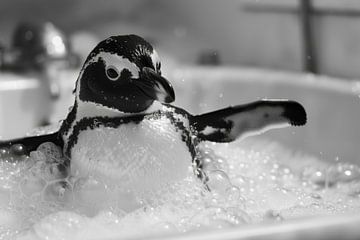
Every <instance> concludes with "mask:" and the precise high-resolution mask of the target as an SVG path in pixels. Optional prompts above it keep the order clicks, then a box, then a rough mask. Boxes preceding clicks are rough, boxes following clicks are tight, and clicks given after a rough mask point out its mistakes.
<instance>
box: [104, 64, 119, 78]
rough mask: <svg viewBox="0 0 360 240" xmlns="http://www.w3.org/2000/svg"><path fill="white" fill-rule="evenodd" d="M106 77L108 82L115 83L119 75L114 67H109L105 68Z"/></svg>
mask: <svg viewBox="0 0 360 240" xmlns="http://www.w3.org/2000/svg"><path fill="white" fill-rule="evenodd" d="M106 76H107V77H108V78H109V79H110V80H112V81H116V80H117V79H118V78H119V76H120V73H119V70H117V69H116V67H114V66H109V67H107V68H106Z"/></svg>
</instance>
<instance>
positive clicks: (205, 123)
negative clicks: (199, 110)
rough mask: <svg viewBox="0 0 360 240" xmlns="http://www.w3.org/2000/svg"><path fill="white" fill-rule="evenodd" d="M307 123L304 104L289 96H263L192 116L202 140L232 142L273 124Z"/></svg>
mask: <svg viewBox="0 0 360 240" xmlns="http://www.w3.org/2000/svg"><path fill="white" fill-rule="evenodd" d="M305 123H306V111H305V109H304V107H303V106H302V105H301V104H300V103H298V102H295V101H289V100H261V101H257V102H253V103H249V104H245V105H238V106H233V107H228V108H224V109H220V110H217V111H214V112H210V113H205V114H201V115H197V116H193V117H192V118H191V120H190V124H191V126H192V127H193V128H194V129H195V130H196V131H197V134H198V137H199V138H200V139H201V140H204V141H205V140H206V141H212V142H231V141H234V140H235V139H238V138H242V137H246V136H249V135H256V134H259V133H262V132H264V131H267V130H269V129H273V128H281V127H286V126H291V125H292V126H301V125H304V124H305Z"/></svg>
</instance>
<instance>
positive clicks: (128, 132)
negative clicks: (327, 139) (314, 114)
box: [0, 35, 307, 190]
mask: <svg viewBox="0 0 360 240" xmlns="http://www.w3.org/2000/svg"><path fill="white" fill-rule="evenodd" d="M74 94H75V102H74V105H73V106H72V108H71V110H70V111H69V113H68V115H67V117H66V119H65V120H63V121H62V124H61V126H60V127H59V129H58V130H57V131H55V132H52V133H48V134H44V135H39V136H31V137H25V138H20V139H12V140H7V141H1V142H0V147H10V146H12V145H14V144H17V145H20V146H23V148H24V151H26V152H27V153H29V152H31V151H34V150H36V149H37V147H38V146H39V145H40V144H42V143H44V142H52V143H54V144H56V145H57V146H59V147H61V148H62V150H63V154H64V156H65V157H66V159H67V165H66V166H67V168H68V169H69V171H70V173H71V174H72V175H76V176H89V175H94V176H97V177H101V178H102V179H110V181H109V183H110V182H113V183H114V182H115V183H118V184H120V185H121V186H122V187H125V188H129V186H131V188H133V189H139V190H140V189H143V188H154V187H156V186H158V185H161V184H163V183H164V182H173V181H179V180H181V178H182V177H183V176H184V174H186V172H188V171H189V168H190V169H192V171H193V172H194V174H195V175H196V176H197V177H198V178H199V179H200V180H201V181H203V182H204V183H206V179H207V178H206V173H204V171H203V170H202V163H201V159H200V157H199V144H200V143H201V142H203V141H210V142H219V143H227V142H232V141H235V140H236V139H240V138H242V137H245V136H247V135H252V134H256V133H259V132H263V131H266V130H268V129H272V128H277V127H284V126H302V125H304V124H306V121H307V118H306V111H305V109H304V107H303V106H302V105H301V104H300V103H298V102H296V101H291V100H271V99H270V100H269V99H268V100H266V99H265V100H260V101H256V102H252V103H248V104H244V105H237V106H230V107H227V108H224V109H220V110H217V111H213V112H209V113H205V114H200V115H192V114H190V113H189V112H187V111H186V110H184V109H182V108H179V107H176V106H173V105H171V104H170V103H172V102H173V101H174V100H175V92H174V89H173V87H172V84H171V83H170V82H169V81H168V80H167V79H166V78H165V77H164V76H162V74H161V62H160V59H159V56H158V54H157V52H156V51H155V49H154V48H153V47H152V46H151V45H150V44H149V43H148V42H147V41H146V40H144V39H143V38H141V37H139V36H137V35H121V36H112V37H109V38H107V39H105V40H103V41H101V42H100V43H99V44H98V45H97V46H96V47H95V48H94V49H93V50H92V51H91V53H90V54H89V56H88V57H87V59H86V60H85V62H84V65H83V67H82V69H81V71H80V74H79V77H78V79H77V81H76V86H75V90H74Z"/></svg>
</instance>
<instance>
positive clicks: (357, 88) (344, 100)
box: [0, 67, 360, 240]
mask: <svg viewBox="0 0 360 240" xmlns="http://www.w3.org/2000/svg"><path fill="white" fill-rule="evenodd" d="M166 76H167V78H168V79H169V80H170V81H171V82H172V83H173V85H174V88H175V92H176V102H175V103H174V105H177V106H180V107H183V108H184V109H186V110H188V111H189V112H191V113H194V114H196V113H202V112H207V111H211V110H215V109H218V108H221V107H226V106H229V105H235V104H242V103H246V102H250V101H255V100H258V99H263V98H288V99H293V100H296V101H299V102H301V103H302V104H303V105H304V106H305V108H306V110H307V113H308V124H307V125H306V126H305V127H301V128H300V127H299V128H286V129H278V130H274V131H269V132H267V133H265V134H264V135H262V136H261V137H262V138H264V137H265V138H268V139H273V140H276V141H278V142H280V143H282V144H283V145H285V146H287V147H288V148H291V149H293V150H295V151H299V152H303V153H306V154H311V155H315V156H317V157H318V158H321V159H324V160H328V161H336V160H340V161H343V162H352V163H359V160H358V156H359V152H360V149H359V147H358V143H359V142H360V128H358V127H357V125H358V123H360V98H359V96H360V83H359V82H356V81H346V80H340V79H334V78H328V77H322V76H314V75H309V74H297V73H285V72H277V71H269V70H260V69H245V68H230V67H211V68H210V67H182V68H178V69H175V70H171V71H168V72H167V74H166ZM76 77H77V73H75V72H67V73H63V75H61V79H64V80H63V81H61V89H62V90H61V91H62V93H61V96H60V98H59V100H57V101H53V102H51V101H50V100H49V97H47V96H46V89H44V86H43V83H42V82H41V80H39V79H36V78H27V79H23V78H20V77H18V76H16V77H15V76H10V75H6V76H5V78H3V79H2V80H0V99H1V106H0V113H1V118H0V135H1V136H3V137H4V138H7V137H15V136H21V135H22V134H24V133H26V132H27V131H28V130H30V129H31V128H32V127H34V126H36V125H38V123H39V121H41V119H43V118H46V117H47V118H50V119H52V121H55V122H56V121H58V120H60V119H62V118H64V116H65V115H66V113H67V109H68V107H69V106H70V105H71V104H72V103H73V96H72V94H71V91H72V88H73V86H74V81H75V80H76ZM0 79H1V78H0ZM358 226H360V216H357V215H339V216H333V217H326V218H324V217H313V218H303V219H296V220H289V221H286V222H284V223H263V224H254V225H248V226H244V227H239V228H232V229H227V230H208V231H200V232H192V233H186V234H170V235H163V236H156V238H153V239H208V240H209V239H225V240H230V239H340V238H341V239H360V230H359V227H358Z"/></svg>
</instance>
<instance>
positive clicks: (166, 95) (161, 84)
mask: <svg viewBox="0 0 360 240" xmlns="http://www.w3.org/2000/svg"><path fill="white" fill-rule="evenodd" d="M135 84H136V85H137V86H138V87H139V88H140V89H141V91H142V92H143V93H145V95H147V96H148V97H150V98H151V99H153V100H158V101H159V102H164V103H171V102H173V101H174V100H175V92H174V89H173V87H172V85H171V83H170V82H169V81H168V80H167V79H166V78H164V77H162V76H160V75H159V74H158V73H156V72H155V71H154V70H153V69H151V68H149V67H144V68H143V69H142V71H141V73H140V79H139V80H137V81H136V82H135Z"/></svg>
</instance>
